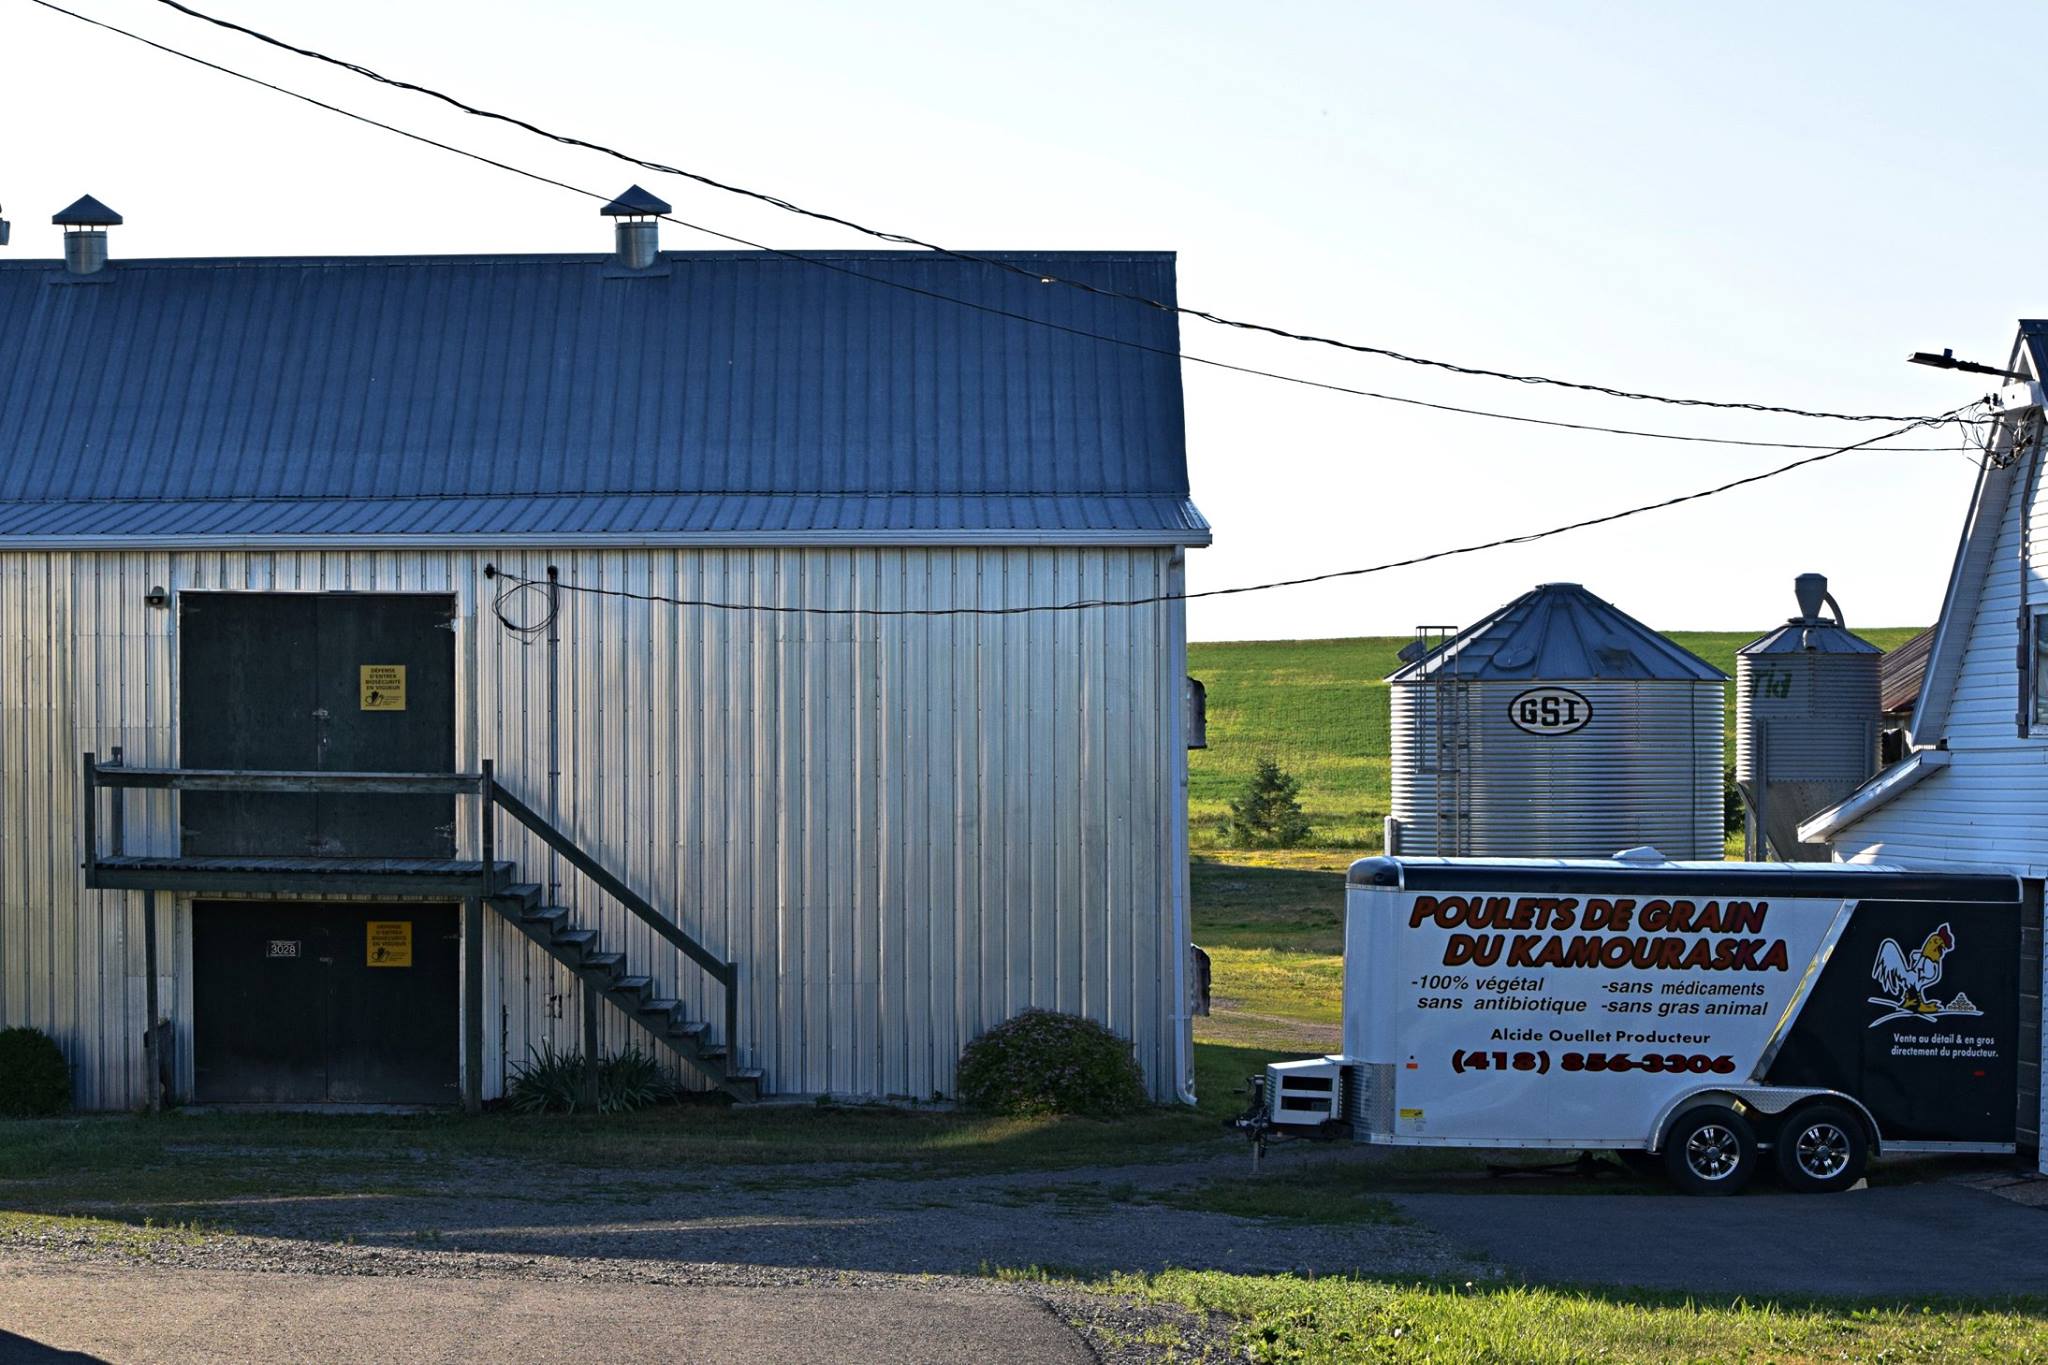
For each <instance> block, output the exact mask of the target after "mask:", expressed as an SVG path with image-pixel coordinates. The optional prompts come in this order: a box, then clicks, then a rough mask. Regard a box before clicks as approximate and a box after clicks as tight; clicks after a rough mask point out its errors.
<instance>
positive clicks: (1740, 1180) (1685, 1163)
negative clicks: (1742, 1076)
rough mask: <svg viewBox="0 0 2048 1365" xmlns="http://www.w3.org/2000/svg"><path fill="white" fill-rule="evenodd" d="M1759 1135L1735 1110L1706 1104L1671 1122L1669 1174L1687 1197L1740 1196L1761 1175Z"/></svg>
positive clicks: (1666, 1155)
mask: <svg viewBox="0 0 2048 1365" xmlns="http://www.w3.org/2000/svg"><path fill="white" fill-rule="evenodd" d="M1756 1156H1757V1146H1756V1130H1755V1129H1754V1128H1752V1127H1750V1126H1749V1120H1748V1119H1745V1118H1744V1117H1742V1115H1740V1114H1738V1113H1736V1112H1735V1111H1734V1110H1733V1109H1729V1108H1726V1107H1725V1106H1722V1105H1718V1104H1704V1105H1701V1106H1700V1107H1699V1108H1697V1109H1688V1110H1686V1111H1685V1112H1684V1113H1683V1114H1680V1115H1679V1116H1678V1117H1677V1118H1675V1119H1673V1120H1672V1121H1671V1128H1670V1130H1669V1131H1668V1132H1666V1133H1665V1135H1664V1174H1665V1175H1667V1176H1668V1177H1670V1180H1671V1183H1672V1184H1673V1185H1676V1186H1677V1187H1678V1188H1679V1190H1680V1191H1681V1192H1683V1193H1685V1194H1734V1193H1735V1192H1736V1191H1737V1190H1740V1189H1741V1188H1742V1187H1743V1186H1744V1185H1747V1184H1748V1183H1749V1178H1750V1176H1752V1175H1754V1174H1755V1173H1756Z"/></svg>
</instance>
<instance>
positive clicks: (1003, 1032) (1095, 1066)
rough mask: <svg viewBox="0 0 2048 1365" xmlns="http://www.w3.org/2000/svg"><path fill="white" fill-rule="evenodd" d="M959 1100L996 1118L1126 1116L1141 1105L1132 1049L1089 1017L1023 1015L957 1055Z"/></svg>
mask: <svg viewBox="0 0 2048 1365" xmlns="http://www.w3.org/2000/svg"><path fill="white" fill-rule="evenodd" d="M959 1089H960V1099H961V1102H962V1103H964V1104H967V1105H969V1106H971V1107H973V1108H975V1109H981V1110H986V1111H987V1112H989V1113H994V1114H1087V1115H1091V1116H1094V1117H1097V1118H1101V1117H1107V1116H1109V1115H1113V1114H1123V1113H1128V1112H1129V1111H1131V1110H1133V1109H1139V1108H1142V1107H1143V1106H1144V1104H1145V1080H1144V1077H1143V1075H1142V1074H1141V1073H1140V1072H1139V1070H1138V1062H1137V1059H1136V1058H1135V1057H1133V1056H1132V1055H1131V1045H1130V1044H1129V1043H1127V1042H1125V1041H1124V1040H1123V1039H1121V1038H1119V1037H1117V1036H1116V1035H1115V1034H1114V1033H1111V1032H1110V1031H1109V1030H1108V1029H1106V1028H1104V1027H1103V1026H1102V1025H1100V1024H1098V1023H1096V1022H1095V1021H1094V1020H1092V1019H1083V1018H1080V1017H1079V1016H1078V1015H1072V1014H1055V1013H1053V1012H1052V1011H1050V1010H1026V1011H1024V1012H1023V1013H1022V1014H1020V1015H1018V1016H1017V1017H1016V1018H1014V1019H1012V1020H1010V1021H1009V1022H1007V1023H1002V1024H998V1025H996V1026H995V1027H994V1028H992V1029H990V1030H989V1031H988V1032H986V1033H984V1034H982V1035H981V1036H980V1037H979V1038H976V1039H975V1040H974V1041H973V1042H971V1043H969V1044H968V1045H967V1050H966V1051H964V1052H962V1053H961V1054H960V1080H959Z"/></svg>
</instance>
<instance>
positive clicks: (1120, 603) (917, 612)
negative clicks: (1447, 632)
mask: <svg viewBox="0 0 2048 1365" xmlns="http://www.w3.org/2000/svg"><path fill="white" fill-rule="evenodd" d="M1975 406H1976V404H1974V403H1972V404H1967V405H1965V406H1964V407H1960V408H1956V409H1953V410H1952V411H1950V412H1946V413H1943V414H1942V415H1941V419H1940V420H1947V419H1951V418H1957V417H1960V416H1961V415H1962V414H1963V413H1964V412H1966V411H1968V410H1969V408H1971V407H1975ZM1917 425H1919V423H1917V422H1916V423H1913V424H1911V425H1908V426H1904V427H1900V428H1898V429H1897V430H1894V431H1890V432H1886V433H1885V434H1884V435H1882V436H1873V437H1871V438H1870V439H1869V440H1866V441H1858V442H1856V443H1855V444H1853V445H1846V446H1837V447H1835V448H1834V449H1833V450H1829V451H1826V452H1823V453H1822V454H1819V455H1806V456H1802V457H1801V458H1799V459H1796V460H1793V461H1791V462H1790V463H1789V464H1782V465H1779V466H1778V467H1777V468H1775V469H1766V470H1764V471H1762V472H1761V473H1757V474H1748V475H1745V476H1743V477H1742V478H1739V479H1730V480H1728V481H1727V482H1726V483H1721V484H1716V485H1714V486H1713V487H1712V488H1702V489H1700V490H1698V491H1697V492H1692V493H1681V494H1679V495H1678V496H1676V497H1670V498H1663V499H1660V500H1659V501H1657V502H1646V503H1640V504H1638V505H1636V506H1634V507H1625V508H1623V509H1621V510H1620V511H1618V512H1608V513H1605V514H1603V515H1601V516H1597V517H1586V518H1584V519H1583V520H1580V521H1573V522H1567V523H1565V524H1564V525H1562V526H1552V527H1550V528H1549V529H1547V530H1542V531H1527V532H1524V533H1522V534H1521V535H1514V536H1501V537H1499V538H1498V539H1495V540H1486V541H1479V542H1476V543H1474V544H1471V545H1459V546H1455V547H1453V548H1451V549H1448V550H1434V551H1431V552H1430V553H1428V554H1421V555H1411V556H1409V557H1408V558H1406V559H1392V560H1388V561H1386V562H1385V563H1381V564H1369V565H1366V566H1364V567H1363V568H1355V569H1333V570H1331V571H1330V572H1328V573H1319V574H1307V575H1304V576H1302V577H1299V578H1280V579H1274V580H1272V581H1270V582H1266V583H1249V584H1244V585H1241V586H1239V587H1235V588H1206V589H1204V590H1202V591H1201V592H1162V593H1153V594H1152V595H1150V596H1147V597H1111V598H1105V597H1095V598H1084V599H1082V600H1080V601H1075V602H1041V603H1030V604H1026V605H1024V606H1014V607H785V606H777V605H772V604H761V603H755V602H720V601H716V600H714V599H710V598H701V597H670V596H667V595H665V594H662V593H645V592H631V591H628V590H627V589H625V588H604V587H596V586H592V585H589V584H583V583H575V582H567V581H563V582H560V583H559V584H558V586H559V587H560V589H561V591H563V592H575V593H583V594H585V595H586V596H592V597H617V598H625V599H628V600H630V601H635V602H651V603H658V604H662V605H666V606H675V607H695V608H699V609H702V610H706V611H728V612H759V613H764V614H767V615H775V616H859V617H871V616H875V617H879V616H907V617H926V618H929V617H939V616H1029V615H1036V614H1041V613H1053V612H1075V611H1099V610H1104V609H1107V608H1111V607H1146V606H1154V605H1157V604H1159V603H1162V602H1192V601H1196V600H1198V599H1200V598H1205V597H1235V596H1239V595H1242V594H1245V593H1254V592H1271V591H1273V590H1275V589H1277V588H1298V587H1304V586H1306V585H1308V584H1310V583H1328V582H1330V581H1332V580H1334V579H1340V578H1362V577H1364V576H1365V575H1367V574H1376V573H1385V572H1387V571H1388V570H1390V569H1405V568H1409V567H1411V566H1413V565H1417V564H1428V563H1431V562H1433V561H1435V560H1439V559H1450V558H1453V557H1455V556H1457V555H1469V554H1478V553H1479V552H1480V551H1482V550H1497V549H1501V548H1503V547H1505V546H1509V545H1527V544H1529V543H1530V542H1532V541H1538V540H1548V539H1550V538H1551V537H1552V536H1561V535H1564V534H1565V533H1567V532H1569V531H1582V530H1585V529H1586V528H1587V527H1590V526H1604V525H1606V524H1608V523H1609V522H1616V521H1622V520H1625V519H1626V518H1629V517H1635V516H1641V515H1643V514H1644V513H1646V512H1657V511H1662V510H1663V509H1664V508H1666V507H1676V506H1678V505H1679V504H1680V503H1687V502H1697V501H1699V500H1700V499H1702V498H1711V497H1713V496H1715V495H1716V494H1719V493H1726V492H1729V491H1731V490H1732V489H1737V488H1743V487H1746V486H1748V485H1749V484H1753V483H1762V482H1763V481H1764V480H1766V479H1774V478H1777V477H1778V476H1779V475H1780V474H1789V473H1791V472H1792V471H1793V470H1795V469H1803V468H1805V467H1806V466H1807V465H1811V464H1819V463H1820V462H1821V461H1822V460H1831V459H1834V458H1835V457H1836V456H1837V455H1847V454H1848V453H1849V452H1851V451H1854V450H1862V449H1865V448H1867V447H1870V446H1873V445H1875V444H1876V443H1877V442H1879V441H1882V440H1884V439H1885V437H1886V436H1896V435H1899V434H1900V433H1901V432H1904V431H1910V430H1912V429H1913V426H1917ZM484 576H485V577H487V578H502V579H504V580H505V581H506V582H507V583H510V584H512V585H513V588H512V589H510V590H508V593H509V592H510V591H518V590H523V589H527V588H534V587H540V586H543V585H542V583H541V581H540V580H539V579H534V578H526V577H523V576H521V575H519V574H510V573H506V572H505V571H504V570H502V569H499V568H497V567H496V566H495V565H489V564H487V565H485V566H484ZM508 593H501V594H500V599H501V600H503V599H504V598H505V597H506V596H507V595H508Z"/></svg>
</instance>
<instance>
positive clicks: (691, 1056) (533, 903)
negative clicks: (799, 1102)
mask: <svg viewBox="0 0 2048 1365" xmlns="http://www.w3.org/2000/svg"><path fill="white" fill-rule="evenodd" d="M544 899H545V898H544V897H543V896H542V894H541V888H540V887H539V886H538V885H536V884H535V883H533V882H517V883H514V884H513V885H511V886H507V887H505V888H504V889H502V890H500V891H499V892H497V893H496V894H495V895H493V896H491V897H490V898H489V900H488V904H489V905H490V907H491V908H492V909H493V910H496V911H497V912H498V913H499V914H501V915H503V916H504V917H505V918H506V919H507V920H509V921H510V922H511V923H512V926H513V927H514V928H516V929H518V930H519V932H520V933H522V934H524V935H526V937H527V938H529V939H531V940H532V941H533V942H535V943H537V944H539V945H540V946H541V948H542V949H544V950H545V951H546V952H547V954H548V955H549V956H550V957H552V958H554V959H555V961H557V962H559V963H561V964H562V965H563V966H565V967H567V968H568V969H569V970H570V971H572V972H574V973H575V974H576V979H577V980H578V981H581V982H582V983H583V985H584V987H585V988H586V989H588V990H594V991H596V992H597V993H598V994H599V995H600V996H601V997H602V998H604V999H606V1000H609V1001H610V1002H611V1003H612V1004H613V1005H616V1006H617V1007H618V1008H619V1009H620V1010H621V1011H623V1012H624V1013H625V1016H626V1017H627V1018H628V1019H631V1020H632V1021H633V1022H634V1023H636V1024H638V1025H640V1026H641V1027H642V1028H644V1029H645V1030H647V1032H648V1033H650V1034H652V1035H654V1038H655V1041H656V1042H658V1043H660V1044H661V1045H662V1046H663V1047H666V1048H667V1049H668V1050H669V1051H670V1052H673V1053H674V1054H675V1055H676V1056H678V1057H680V1058H681V1059H682V1060H683V1061H684V1062H685V1063H687V1064H688V1065H689V1066H690V1067H691V1068H692V1069H693V1070H695V1071H697V1072H698V1073H699V1074H700V1075H702V1076H703V1077H704V1078H705V1079H706V1080H708V1081H709V1082H711V1084H712V1085H714V1086H716V1087H717V1088H718V1089H720V1090H722V1091H724V1092H725V1093H726V1094H728V1095H731V1096H732V1097H733V1098H734V1099H736V1100H741V1101H747V1100H757V1099H759V1098H760V1097H761V1073H760V1071H758V1070H756V1069H754V1068H750V1067H736V1066H734V1065H733V1064H732V1063H733V1057H732V1054H731V1053H730V1052H729V1051H728V1050H727V1045H726V1043H725V1042H724V1041H717V1042H714V1041H713V1040H712V1038H711V1026H710V1025H709V1024H706V1023H704V1022H703V1021H701V1020H695V1019H691V1018H690V1017H689V1015H688V1012H687V1011H686V1010H685V1009H684V1007H683V1002H682V1001H680V1000H671V999H668V998H666V997H663V996H657V995H655V994H654V978H653V977H650V976H640V975H635V974H633V973H631V972H629V971H627V963H626V955H625V954H624V953H616V952H608V951H606V950H605V947H604V945H603V943H602V942H600V940H599V937H598V933H597V931H596V930H595V929H585V928H581V927H579V926H578V925H577V924H576V922H575V917H574V916H573V915H572V914H571V913H570V912H569V911H568V910H567V909H565V908H563V907H562V906H559V905H547V904H544V903H543V902H544ZM727 1036H728V1037H730V1036H731V1035H730V1033H728V1035H727Z"/></svg>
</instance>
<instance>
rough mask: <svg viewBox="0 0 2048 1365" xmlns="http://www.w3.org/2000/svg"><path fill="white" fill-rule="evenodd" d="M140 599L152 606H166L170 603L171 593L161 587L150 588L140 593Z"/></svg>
mask: <svg viewBox="0 0 2048 1365" xmlns="http://www.w3.org/2000/svg"><path fill="white" fill-rule="evenodd" d="M142 600H143V601H144V602H145V603H147V604H148V605H150V606H152V607H168V606H169V605H171V595H170V594H169V593H167V592H165V591H164V590H163V589H162V588H151V589H150V590H149V591H148V592H146V593H144V594H143V595H142Z"/></svg>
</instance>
